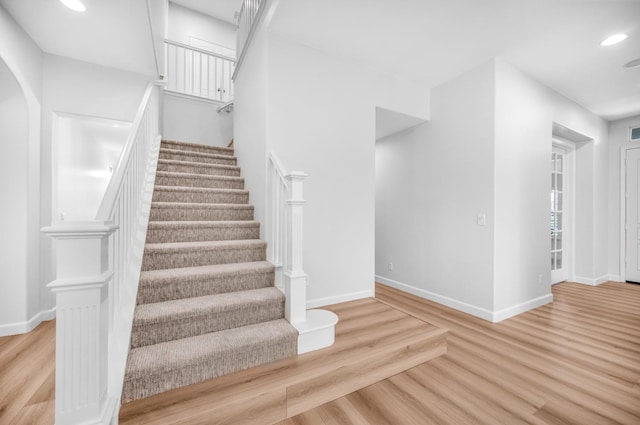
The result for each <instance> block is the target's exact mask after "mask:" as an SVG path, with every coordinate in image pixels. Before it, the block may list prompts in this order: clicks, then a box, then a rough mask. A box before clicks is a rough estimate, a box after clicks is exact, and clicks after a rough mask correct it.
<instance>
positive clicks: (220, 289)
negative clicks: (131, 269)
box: [138, 270, 275, 304]
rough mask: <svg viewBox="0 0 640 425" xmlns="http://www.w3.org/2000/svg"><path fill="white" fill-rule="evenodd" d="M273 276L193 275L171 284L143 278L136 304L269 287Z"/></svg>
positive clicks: (264, 273) (262, 273) (263, 274)
mask: <svg viewBox="0 0 640 425" xmlns="http://www.w3.org/2000/svg"><path fill="white" fill-rule="evenodd" d="M274 275H275V272H274V270H271V271H267V272H254V273H250V274H241V275H238V274H234V275H223V276H195V277H191V278H188V279H184V280H178V279H174V280H171V281H170V282H157V281H154V280H144V279H143V280H141V281H140V285H139V287H138V304H148V303H159V302H163V301H170V300H178V299H184V298H193V297H203V296H205V295H215V294H223V293H227V292H237V291H249V290H252V289H260V288H268V287H270V286H273V279H274Z"/></svg>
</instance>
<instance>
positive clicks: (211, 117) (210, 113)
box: [162, 92, 233, 146]
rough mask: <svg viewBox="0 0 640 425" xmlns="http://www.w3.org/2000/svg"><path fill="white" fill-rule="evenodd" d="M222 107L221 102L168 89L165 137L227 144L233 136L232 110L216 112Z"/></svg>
mask: <svg viewBox="0 0 640 425" xmlns="http://www.w3.org/2000/svg"><path fill="white" fill-rule="evenodd" d="M219 106H220V104H219V103H213V102H209V101H206V100H200V99H195V98H186V97H183V96H180V95H177V94H174V93H170V92H165V94H164V122H163V127H162V137H163V138H165V139H167V140H183V141H187V142H194V143H201V144H204V145H213V146H227V145H228V144H229V142H230V141H231V139H232V138H233V112H231V113H227V112H221V113H217V112H216V109H217V108H218V107H219Z"/></svg>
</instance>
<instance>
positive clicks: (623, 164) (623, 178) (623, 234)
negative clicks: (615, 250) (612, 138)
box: [620, 146, 640, 282]
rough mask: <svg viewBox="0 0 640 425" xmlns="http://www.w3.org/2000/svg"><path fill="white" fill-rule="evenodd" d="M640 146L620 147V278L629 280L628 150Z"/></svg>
mask: <svg viewBox="0 0 640 425" xmlns="http://www.w3.org/2000/svg"><path fill="white" fill-rule="evenodd" d="M630 149H640V146H621V147H620V280H621V281H623V282H625V281H626V280H627V231H626V229H625V227H626V224H627V197H626V193H627V151H629V150H630Z"/></svg>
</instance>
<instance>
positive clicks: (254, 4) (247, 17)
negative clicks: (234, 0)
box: [236, 0, 266, 57]
mask: <svg viewBox="0 0 640 425" xmlns="http://www.w3.org/2000/svg"><path fill="white" fill-rule="evenodd" d="M264 3H266V1H265V0H244V1H243V2H242V7H241V8H240V12H238V15H237V18H236V19H237V25H238V34H237V38H236V43H237V44H236V52H237V53H236V54H237V56H238V57H240V55H241V54H242V51H243V49H244V47H245V45H246V44H247V42H248V41H249V39H250V38H251V35H252V30H253V29H254V27H255V25H254V24H255V23H256V21H257V20H258V19H259V13H260V12H261V11H262V10H263V8H264Z"/></svg>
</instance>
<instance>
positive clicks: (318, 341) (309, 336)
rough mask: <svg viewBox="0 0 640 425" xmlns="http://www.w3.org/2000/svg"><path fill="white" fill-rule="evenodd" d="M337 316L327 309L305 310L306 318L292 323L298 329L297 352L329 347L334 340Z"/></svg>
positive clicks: (301, 352) (302, 352)
mask: <svg viewBox="0 0 640 425" xmlns="http://www.w3.org/2000/svg"><path fill="white" fill-rule="evenodd" d="M337 323H338V316H337V315H336V314H335V313H333V312H331V311H327V310H307V320H306V321H305V322H300V323H292V325H293V327H294V328H296V329H297V330H298V354H304V353H308V352H310V351H315V350H319V349H321V348H325V347H330V346H332V345H333V343H334V341H335V335H336V331H335V329H336V324H337Z"/></svg>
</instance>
